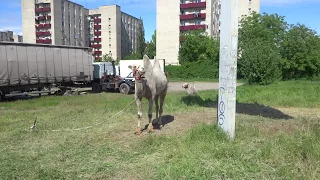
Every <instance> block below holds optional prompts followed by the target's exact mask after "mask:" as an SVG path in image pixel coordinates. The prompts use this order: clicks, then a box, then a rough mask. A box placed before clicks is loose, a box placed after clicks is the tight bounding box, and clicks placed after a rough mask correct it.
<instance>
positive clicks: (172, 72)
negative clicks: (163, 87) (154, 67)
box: [166, 60, 219, 79]
mask: <svg viewBox="0 0 320 180" xmlns="http://www.w3.org/2000/svg"><path fill="white" fill-rule="evenodd" d="M166 71H167V72H168V77H170V78H183V79H190V78H218V77H219V69H218V63H217V62H215V63H213V62H210V61H207V60H202V61H201V60H200V61H197V62H194V63H192V62H187V63H185V64H184V65H181V66H173V65H169V66H166Z"/></svg>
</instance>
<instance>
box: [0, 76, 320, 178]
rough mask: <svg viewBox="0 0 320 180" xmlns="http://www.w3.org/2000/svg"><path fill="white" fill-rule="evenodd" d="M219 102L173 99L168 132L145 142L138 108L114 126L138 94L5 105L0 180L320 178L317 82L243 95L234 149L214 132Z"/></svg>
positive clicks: (251, 89)
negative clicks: (35, 126)
mask: <svg viewBox="0 0 320 180" xmlns="http://www.w3.org/2000/svg"><path fill="white" fill-rule="evenodd" d="M216 96H217V91H215V90H211V91H200V97H187V96H185V93H182V92H181V93H180V92H176V93H169V94H168V96H167V98H166V101H165V107H164V118H163V121H164V123H165V125H164V127H163V129H162V130H161V131H160V130H156V131H155V133H152V134H148V133H147V132H144V133H143V134H142V135H140V136H136V135H134V130H135V128H136V124H137V111H136V106H135V104H132V105H131V106H129V107H128V108H127V109H125V110H124V111H123V112H122V113H121V114H119V115H118V116H116V117H114V118H110V117H111V116H113V115H114V114H115V113H117V112H119V111H120V110H122V109H123V108H124V107H126V106H127V105H128V104H129V103H130V102H132V100H133V96H132V95H129V96H125V95H122V94H117V93H101V94H89V95H87V96H71V97H53V96H51V97H42V98H37V99H32V100H25V101H15V102H5V103H0V162H1V163H0V179H141V178H143V179H320V151H319V149H320V139H319V136H320V117H319V116H320V114H319V111H320V83H319V82H315V81H288V82H280V83H277V84H274V85H270V86H240V87H238V88H237V101H238V102H237V115H236V139H235V141H232V142H231V141H229V140H228V139H227V138H226V136H225V134H224V133H222V132H221V131H220V130H219V129H218V128H217V127H216V125H215V124H216V111H217V110H216V105H217V102H216ZM146 107H147V103H146V101H145V100H144V104H143V108H144V109H143V110H144V111H143V113H144V114H143V124H144V125H147V118H146V117H147V115H146V112H147V111H146ZM36 118H37V121H38V130H37V131H33V132H30V129H29V128H30V126H31V125H32V123H33V122H34V120H35V119H36ZM100 122H101V124H99V125H98V126H94V127H93V128H89V129H85V130H82V131H59V132H52V131H50V130H54V129H58V130H64V129H70V128H71V129H72V128H81V127H86V126H90V125H92V124H95V123H100Z"/></svg>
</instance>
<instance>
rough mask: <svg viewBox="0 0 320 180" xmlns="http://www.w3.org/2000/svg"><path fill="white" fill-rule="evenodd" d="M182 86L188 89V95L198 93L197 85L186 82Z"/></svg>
mask: <svg viewBox="0 0 320 180" xmlns="http://www.w3.org/2000/svg"><path fill="white" fill-rule="evenodd" d="M182 87H183V88H184V89H185V90H186V91H187V93H188V95H189V96H191V95H198V91H197V90H196V88H195V85H194V84H193V85H189V84H188V83H184V84H183V85H182Z"/></svg>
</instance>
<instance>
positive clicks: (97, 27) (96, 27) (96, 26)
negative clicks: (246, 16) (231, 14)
mask: <svg viewBox="0 0 320 180" xmlns="http://www.w3.org/2000/svg"><path fill="white" fill-rule="evenodd" d="M93 27H94V28H95V29H100V28H101V25H94V26H93Z"/></svg>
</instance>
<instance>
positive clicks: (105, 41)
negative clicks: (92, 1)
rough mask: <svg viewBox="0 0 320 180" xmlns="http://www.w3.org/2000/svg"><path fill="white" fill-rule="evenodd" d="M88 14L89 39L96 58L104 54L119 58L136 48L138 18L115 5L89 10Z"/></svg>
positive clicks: (139, 21)
mask: <svg viewBox="0 0 320 180" xmlns="http://www.w3.org/2000/svg"><path fill="white" fill-rule="evenodd" d="M89 16H90V41H91V47H92V48H94V57H95V59H96V60H98V59H100V58H101V57H102V56H103V55H105V54H109V55H111V56H112V57H113V58H114V59H121V58H122V57H124V56H126V55H128V54H130V53H132V52H135V51H136V50H137V37H138V33H139V32H138V30H139V27H140V26H141V25H142V22H141V20H140V19H138V18H135V17H133V16H131V15H129V14H126V13H124V12H121V9H120V7H119V6H117V5H110V6H100V7H99V8H98V9H94V10H89Z"/></svg>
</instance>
